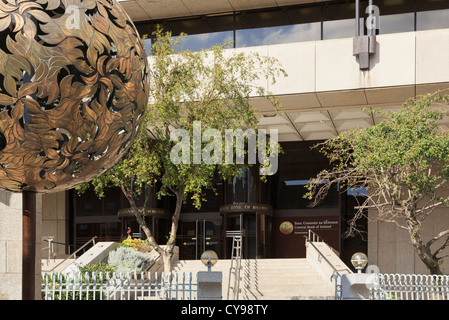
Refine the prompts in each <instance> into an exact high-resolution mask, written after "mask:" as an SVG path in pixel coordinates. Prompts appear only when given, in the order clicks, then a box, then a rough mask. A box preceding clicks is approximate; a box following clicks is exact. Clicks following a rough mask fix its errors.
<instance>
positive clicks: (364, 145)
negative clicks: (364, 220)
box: [305, 92, 449, 274]
mask: <svg viewBox="0 0 449 320" xmlns="http://www.w3.org/2000/svg"><path fill="white" fill-rule="evenodd" d="M448 104H449V96H448V95H447V94H445V95H443V94H440V93H439V92H438V93H435V94H433V95H430V94H429V95H424V96H419V97H416V98H415V99H410V100H409V101H407V103H406V104H405V105H404V106H403V108H401V109H400V110H399V111H397V112H387V113H380V112H377V114H376V116H379V114H380V116H382V117H384V120H383V121H382V122H380V123H378V124H376V125H373V126H371V127H368V128H364V129H353V130H349V131H347V132H344V133H342V134H340V135H338V136H337V137H335V138H333V139H330V140H328V141H325V142H324V143H322V144H320V145H319V146H318V147H319V148H320V150H321V151H322V152H323V154H324V155H326V156H327V157H328V158H329V160H330V163H331V169H329V170H323V171H321V172H320V173H319V174H318V175H317V177H316V178H314V179H312V180H311V182H310V183H309V184H308V185H307V188H308V191H309V192H308V193H307V194H306V195H305V197H307V198H309V199H312V200H313V202H312V205H316V204H317V203H318V202H320V201H321V200H322V199H323V198H324V197H325V196H326V195H327V191H328V190H329V188H330V186H331V185H332V184H339V186H340V188H341V189H340V190H341V191H343V192H344V191H346V189H349V188H356V187H365V188H367V189H368V196H367V197H366V199H365V200H363V201H362V203H360V204H359V206H358V210H357V212H356V214H355V217H354V219H352V221H350V222H349V226H350V228H349V230H348V231H347V232H346V235H351V234H352V233H353V232H354V231H357V230H356V227H354V226H355V225H356V224H355V220H357V219H358V218H360V217H362V216H363V215H365V213H364V210H365V209H369V208H373V209H375V210H376V215H377V219H378V220H381V221H385V222H391V223H395V224H396V226H397V227H399V228H401V229H404V230H407V231H408V233H409V235H410V239H411V242H412V244H413V245H414V247H415V250H416V252H417V254H418V256H419V257H420V258H421V260H422V261H423V263H424V264H425V265H426V266H427V268H428V269H429V270H430V272H431V273H432V274H441V269H440V264H441V263H440V262H441V261H442V258H443V256H440V254H441V253H442V252H443V250H444V249H445V248H446V247H447V246H448V245H449V230H444V231H441V232H438V233H437V234H436V235H434V236H431V237H430V239H426V240H425V239H424V237H423V235H422V232H421V231H420V230H421V226H422V224H423V222H424V220H425V219H426V218H427V217H428V216H429V215H430V214H431V213H432V212H433V211H434V209H435V208H437V207H439V206H449V199H448V197H447V190H448V187H449V131H442V130H441V129H440V128H439V122H440V121H441V120H443V117H444V116H445V115H446V114H447V111H448V110H449V108H448ZM438 240H444V241H442V242H438Z"/></svg>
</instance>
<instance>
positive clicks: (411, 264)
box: [367, 208, 449, 274]
mask: <svg viewBox="0 0 449 320" xmlns="http://www.w3.org/2000/svg"><path fill="white" fill-rule="evenodd" d="M448 214H449V209H448V208H445V209H444V208H439V209H436V210H435V211H434V212H433V213H432V214H431V215H430V216H428V217H427V218H426V220H425V221H424V223H423V226H422V231H421V232H422V235H423V238H424V240H425V241H428V240H429V239H430V238H431V237H433V236H435V235H437V234H438V233H439V232H441V231H443V230H447V229H449V216H448ZM375 218H376V215H375V212H374V211H373V210H370V212H369V220H371V221H370V222H368V253H367V256H368V264H369V265H375V266H378V267H379V271H380V272H381V273H406V274H412V273H416V274H429V271H428V270H427V268H426V266H425V265H424V263H423V262H422V261H421V259H420V258H419V257H418V255H417V254H416V253H415V249H414V247H413V245H412V243H411V241H410V236H409V234H408V232H407V231H405V230H402V229H399V228H398V227H396V225H395V224H393V223H387V222H380V221H375ZM444 253H445V254H446V255H447V254H449V248H448V249H446V250H445V251H444ZM441 255H442V254H440V256H441ZM442 271H443V273H444V274H449V261H448V259H445V261H444V262H443V264H442Z"/></svg>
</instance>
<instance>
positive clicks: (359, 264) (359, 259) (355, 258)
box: [351, 252, 368, 270]
mask: <svg viewBox="0 0 449 320" xmlns="http://www.w3.org/2000/svg"><path fill="white" fill-rule="evenodd" d="M351 263H352V265H353V266H354V268H356V269H357V270H362V269H364V268H365V267H366V265H367V264H368V257H367V256H366V254H364V253H363V252H356V253H354V254H353V255H352V257H351Z"/></svg>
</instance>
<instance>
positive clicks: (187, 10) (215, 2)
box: [118, 0, 324, 21]
mask: <svg viewBox="0 0 449 320" xmlns="http://www.w3.org/2000/svg"><path fill="white" fill-rule="evenodd" d="M118 2H120V4H121V5H122V6H123V8H124V9H125V10H126V12H127V13H128V15H129V16H130V18H131V19H132V20H133V21H145V20H158V19H169V18H179V17H188V16H197V15H207V14H220V13H225V12H233V11H242V10H248V9H262V8H271V7H283V6H288V5H295V4H305V3H313V2H324V0H118Z"/></svg>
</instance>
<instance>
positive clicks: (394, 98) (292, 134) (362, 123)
mask: <svg viewBox="0 0 449 320" xmlns="http://www.w3.org/2000/svg"><path fill="white" fill-rule="evenodd" d="M447 89H449V82H446V83H438V84H421V85H414V86H399V87H386V88H374V89H372V88H370V89H357V90H345V91H332V92H311V93H301V94H291V95H277V96H276V97H277V98H278V100H279V102H280V104H281V105H282V109H281V110H277V109H275V107H274V106H273V105H272V104H271V102H270V101H268V100H267V99H265V98H253V99H251V103H252V105H253V106H254V107H255V108H256V109H257V111H258V119H259V128H262V129H266V130H267V132H269V130H270V129H276V130H278V137H279V141H313V140H326V139H330V138H333V137H335V136H337V135H338V134H339V133H342V132H344V131H346V130H348V129H352V128H365V127H368V126H372V125H374V124H377V123H379V122H380V121H382V120H383V118H382V117H380V116H377V115H373V114H372V113H369V112H368V111H371V110H380V111H382V112H387V111H397V110H399V109H400V108H402V107H403V105H404V103H405V102H406V100H407V99H409V98H412V97H415V96H416V95H419V94H426V93H433V92H436V91H437V90H441V91H442V90H446V92H447ZM448 111H449V108H448ZM439 124H440V128H441V130H449V118H448V117H445V118H444V119H443V120H442V121H440V123H439Z"/></svg>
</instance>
